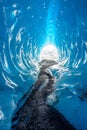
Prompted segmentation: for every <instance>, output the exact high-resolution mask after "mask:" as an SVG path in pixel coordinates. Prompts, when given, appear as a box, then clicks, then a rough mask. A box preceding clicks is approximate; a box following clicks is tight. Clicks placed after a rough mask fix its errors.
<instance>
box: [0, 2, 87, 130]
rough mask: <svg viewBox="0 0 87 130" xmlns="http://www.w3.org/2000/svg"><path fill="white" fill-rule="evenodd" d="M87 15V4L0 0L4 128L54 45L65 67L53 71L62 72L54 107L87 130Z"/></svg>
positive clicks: (7, 129) (7, 128) (0, 83)
mask: <svg viewBox="0 0 87 130" xmlns="http://www.w3.org/2000/svg"><path fill="white" fill-rule="evenodd" d="M86 12H87V1H86V0H84V1H83V0H73V1H70V0H37V1H35V0H26V2H25V1H24V0H21V1H19V0H1V1H0V129H1V130H10V126H11V118H12V113H13V112H14V110H15V109H16V108H17V102H18V101H19V99H20V98H21V97H22V96H23V95H24V93H25V92H26V91H27V90H28V89H30V88H31V85H32V84H34V82H35V81H36V79H37V76H38V72H39V65H38V62H39V54H40V51H41V49H42V47H43V46H44V44H46V43H47V42H50V41H51V42H52V44H55V45H56V47H57V49H58V53H59V59H58V62H59V65H60V69H59V68H57V69H55V73H54V75H55V76H56V77H57V75H58V74H59V73H60V77H59V79H57V82H56V90H55V92H56V95H57V96H58V98H59V100H58V102H57V104H56V105H55V106H54V107H55V108H56V109H58V110H59V111H60V112H61V113H63V114H64V116H65V117H66V118H67V119H68V120H69V121H70V122H71V123H72V124H73V125H74V126H75V128H76V129H82V130H86V129H87V125H86V120H87V112H86V109H87V13H86ZM61 68H62V69H61ZM58 69H59V70H58Z"/></svg>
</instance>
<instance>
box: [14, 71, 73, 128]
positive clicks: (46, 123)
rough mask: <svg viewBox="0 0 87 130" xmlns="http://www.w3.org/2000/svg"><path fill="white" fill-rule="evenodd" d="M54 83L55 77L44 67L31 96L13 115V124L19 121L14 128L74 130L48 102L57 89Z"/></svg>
mask: <svg viewBox="0 0 87 130" xmlns="http://www.w3.org/2000/svg"><path fill="white" fill-rule="evenodd" d="M46 80H47V82H46ZM45 82H46V83H45ZM54 83H55V78H54V77H53V76H52V75H51V74H50V73H49V72H48V71H46V70H45V71H43V69H42V70H41V71H40V74H39V76H38V80H37V82H36V83H35V85H33V88H32V92H31V94H30V96H29V97H28V98H27V100H26V102H25V103H24V105H23V107H22V108H21V109H19V110H18V111H17V113H16V114H15V117H13V120H12V122H13V124H14V122H15V121H17V123H15V125H12V130H74V128H73V126H72V125H70V124H69V122H68V121H67V120H66V119H65V118H64V117H63V115H62V114H60V113H59V112H58V111H57V110H55V109H54V108H52V107H50V106H48V105H47V103H46V100H47V96H48V95H49V94H51V93H52V92H53V91H54V89H55V86H54Z"/></svg>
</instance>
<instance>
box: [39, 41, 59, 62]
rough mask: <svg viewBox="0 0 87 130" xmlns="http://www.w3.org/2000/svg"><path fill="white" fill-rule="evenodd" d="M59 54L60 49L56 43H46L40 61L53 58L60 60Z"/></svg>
mask: <svg viewBox="0 0 87 130" xmlns="http://www.w3.org/2000/svg"><path fill="white" fill-rule="evenodd" d="M58 58H59V55H58V50H57V48H56V46H55V45H53V44H49V43H48V44H47V45H45V46H44V47H43V48H42V50H41V52H40V57H39V59H40V61H42V60H53V61H56V62H57V61H58Z"/></svg>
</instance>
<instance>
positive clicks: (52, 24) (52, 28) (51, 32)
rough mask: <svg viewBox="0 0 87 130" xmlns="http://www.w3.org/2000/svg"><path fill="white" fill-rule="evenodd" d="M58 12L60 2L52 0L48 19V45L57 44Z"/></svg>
mask: <svg viewBox="0 0 87 130" xmlns="http://www.w3.org/2000/svg"><path fill="white" fill-rule="evenodd" d="M58 10H59V1H57V0H51V2H50V5H49V8H48V12H47V18H46V36H47V38H46V43H52V44H54V43H55V36H56V21H57V15H58Z"/></svg>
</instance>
